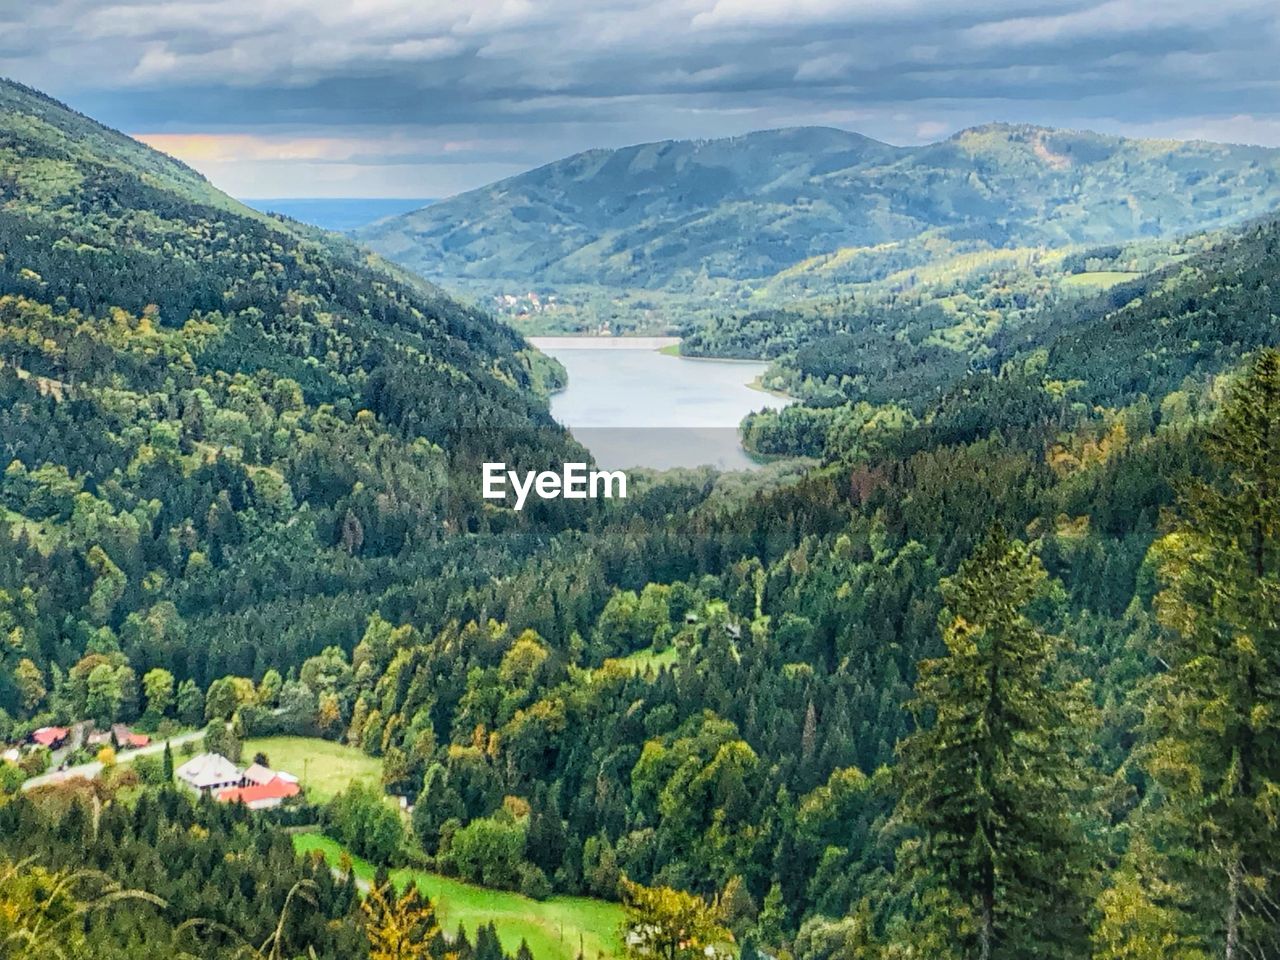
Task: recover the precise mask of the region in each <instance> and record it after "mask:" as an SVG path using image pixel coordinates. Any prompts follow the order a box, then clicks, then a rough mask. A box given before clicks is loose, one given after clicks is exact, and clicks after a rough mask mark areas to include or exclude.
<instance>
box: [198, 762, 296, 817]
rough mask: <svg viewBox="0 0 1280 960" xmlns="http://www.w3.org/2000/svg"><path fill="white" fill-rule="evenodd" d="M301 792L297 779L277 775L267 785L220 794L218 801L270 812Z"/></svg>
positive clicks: (233, 789) (249, 784)
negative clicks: (240, 804)
mask: <svg viewBox="0 0 1280 960" xmlns="http://www.w3.org/2000/svg"><path fill="white" fill-rule="evenodd" d="M255 766H257V764H255ZM261 769H266V768H265V767H264V768H261ZM245 772H246V773H247V772H248V771H245ZM270 772H271V771H268V773H270ZM286 777H288V779H286ZM246 779H247V778H246ZM301 792H302V789H301V788H300V787H299V786H298V781H297V780H296V779H294V778H293V777H289V776H288V774H275V775H274V776H272V778H271V779H270V780H268V781H267V782H266V783H248V784H247V785H246V786H243V787H233V788H231V789H230V790H223V791H221V792H220V793H219V794H218V800H219V801H220V802H221V803H243V804H244V805H245V806H246V807H248V808H249V809H250V810H269V809H271V808H272V807H278V806H280V804H282V803H284V801H286V800H288V799H289V798H290V797H296V796H297V795H298V794H299V793H301Z"/></svg>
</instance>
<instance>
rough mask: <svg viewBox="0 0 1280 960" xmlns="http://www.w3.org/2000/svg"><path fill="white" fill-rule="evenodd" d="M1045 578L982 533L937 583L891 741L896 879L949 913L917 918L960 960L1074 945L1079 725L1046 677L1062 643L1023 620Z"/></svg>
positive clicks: (1021, 552) (1067, 692) (1082, 870)
mask: <svg viewBox="0 0 1280 960" xmlns="http://www.w3.org/2000/svg"><path fill="white" fill-rule="evenodd" d="M1045 580H1046V574H1045V571H1044V568H1043V566H1042V565H1041V563H1040V561H1039V560H1038V559H1037V558H1036V557H1035V556H1034V555H1032V554H1031V552H1030V551H1029V550H1028V549H1027V547H1026V545H1025V544H1023V543H1021V542H1019V541H1016V540H1010V539H1008V538H1007V536H1006V535H1005V534H1004V532H1003V531H1002V530H1000V529H999V528H995V529H994V530H993V531H992V532H991V534H990V535H989V536H988V537H987V539H986V540H985V542H984V543H983V544H982V545H981V546H980V547H979V548H978V549H977V551H976V552H975V553H974V554H973V556H972V557H971V558H970V559H969V560H967V561H966V562H964V563H963V564H961V566H960V569H959V571H958V572H957V573H956V575H955V576H954V577H951V578H950V579H948V580H945V581H944V582H943V585H942V589H943V597H944V599H945V601H946V604H947V609H946V610H945V611H944V612H943V615H942V618H941V623H942V634H943V641H944V643H945V644H946V648H947V652H946V655H945V656H943V657H941V658H939V659H936V660H926V661H923V662H922V663H921V664H920V676H919V680H918V682H917V684H916V696H915V699H914V700H913V701H912V702H911V704H910V708H911V710H912V713H913V714H914V716H915V719H916V723H917V729H916V731H915V732H914V733H912V734H911V735H909V736H908V737H907V738H906V739H905V740H903V741H902V742H901V743H900V744H899V757H900V762H899V765H898V769H899V777H900V784H901V791H902V792H901V799H900V802H899V817H900V818H901V819H902V820H903V821H904V822H905V823H906V824H907V825H909V826H910V827H912V828H914V830H915V831H916V833H917V836H916V837H914V838H913V839H912V840H911V841H910V842H908V843H906V844H904V847H903V860H904V862H903V864H902V865H901V866H900V869H901V870H903V872H904V874H905V875H907V876H910V877H912V878H913V881H912V882H913V883H914V886H915V888H916V889H915V891H914V894H913V895H914V896H915V897H916V900H917V902H918V903H919V904H924V905H929V904H932V905H934V907H933V909H934V910H937V909H941V910H944V911H945V912H948V913H949V914H951V915H950V916H948V917H946V918H938V917H928V918H925V919H926V921H927V925H928V926H929V927H930V928H931V929H933V930H935V931H936V930H939V929H940V930H944V931H947V933H946V936H947V937H948V938H949V939H950V940H951V941H952V942H951V943H950V944H948V948H949V951H950V952H952V953H954V954H955V955H958V956H962V957H975V958H980V960H990V958H1004V957H1007V958H1013V957H1028V956H1038V957H1055V956H1079V955H1080V954H1081V952H1082V951H1081V945H1082V943H1083V942H1084V939H1085V936H1086V931H1087V927H1086V925H1085V922H1084V921H1085V914H1086V912H1087V889H1088V885H1089V874H1090V857H1089V854H1088V845H1087V843H1086V840H1085V835H1084V831H1083V829H1082V825H1081V823H1080V812H1081V811H1082V810H1083V809H1086V804H1085V801H1086V798H1087V777H1086V774H1085V771H1084V768H1083V764H1082V762H1081V761H1080V760H1079V759H1078V758H1079V757H1080V753H1079V752H1078V746H1077V744H1076V740H1077V739H1078V734H1079V733H1080V732H1081V731H1083V730H1085V729H1086V728H1087V726H1088V721H1089V714H1088V711H1087V707H1086V706H1085V702H1084V698H1083V689H1082V688H1081V687H1080V686H1066V685H1064V684H1062V683H1061V682H1060V681H1059V680H1058V678H1057V676H1056V674H1057V672H1058V671H1057V669H1056V668H1057V659H1058V653H1059V650H1060V648H1061V647H1062V641H1061V640H1060V639H1059V638H1057V637H1054V636H1052V635H1050V634H1048V633H1046V632H1045V631H1044V630H1043V629H1041V628H1040V627H1039V626H1037V625H1036V623H1034V622H1033V621H1032V619H1031V618H1030V616H1029V615H1028V607H1029V606H1030V604H1031V603H1032V601H1033V600H1034V599H1035V598H1036V596H1037V595H1038V594H1039V593H1040V592H1041V590H1042V587H1043V586H1044V584H1045ZM938 905H941V906H938ZM925 912H929V908H928V907H927V906H926V909H925ZM930 936H931V937H932V936H934V934H930Z"/></svg>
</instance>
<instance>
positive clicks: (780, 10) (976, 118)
mask: <svg viewBox="0 0 1280 960" xmlns="http://www.w3.org/2000/svg"><path fill="white" fill-rule="evenodd" d="M0 18H3V19H4V20H5V21H6V22H5V23H3V24H2V25H0V72H3V73H6V74H8V75H11V76H14V77H16V78H17V79H20V80H23V81H24V82H28V83H31V84H33V85H36V86H39V87H42V88H44V89H47V90H49V91H50V92H51V93H53V94H54V95H56V96H60V97H63V98H64V99H67V100H69V101H70V102H71V103H72V104H73V105H74V106H77V107H78V108H80V109H83V110H85V111H86V112H89V113H92V114H93V115H95V116H99V117H101V118H102V119H104V120H106V121H107V122H109V123H111V124H113V125H115V126H119V127H122V128H123V129H126V130H131V131H146V132H148V135H177V134H187V135H200V137H201V138H209V137H213V136H217V135H223V134H227V135H237V136H246V137H249V138H250V139H247V140H234V139H228V140H221V141H215V140H208V139H193V140H191V141H189V142H180V141H172V142H171V144H170V145H171V146H172V147H173V148H174V149H175V150H179V149H189V150H196V151H198V150H201V149H209V150H215V151H216V152H215V153H214V154H211V155H209V156H208V157H207V158H204V159H200V160H194V159H193V160H192V162H193V164H194V165H196V166H197V167H201V163H204V164H206V167H201V169H204V170H205V172H206V173H209V174H210V175H211V176H212V177H213V178H214V179H215V181H216V182H220V183H223V185H227V184H226V182H224V180H220V179H219V178H220V177H222V178H226V177H227V176H229V175H230V177H231V180H232V181H234V182H235V183H237V184H240V183H243V182H244V181H246V180H249V179H251V177H250V176H249V174H248V173H247V171H249V170H253V171H256V175H259V176H265V175H267V173H268V172H270V175H271V176H273V177H274V176H275V175H276V172H277V171H281V170H286V169H290V165H292V169H294V170H295V171H296V172H297V177H296V178H295V181H294V184H295V185H294V189H295V190H299V191H303V192H306V191H309V190H311V189H313V188H314V189H320V188H321V187H323V186H324V185H325V184H326V183H329V181H327V180H326V181H324V183H315V182H314V181H312V180H309V179H307V178H310V177H316V176H318V175H319V174H318V173H317V171H319V170H322V169H327V170H329V171H330V173H332V172H333V171H334V170H336V169H337V168H338V167H342V168H343V169H344V170H345V173H344V174H343V176H345V177H348V180H346V181H344V182H343V184H342V186H343V189H344V190H351V189H354V188H356V187H358V188H359V191H360V192H361V193H377V192H378V191H379V190H381V189H383V188H384V185H385V184H387V183H390V182H391V180H390V179H389V178H390V177H391V176H392V173H391V171H392V170H393V169H394V170H395V171H396V173H395V174H394V176H395V177H397V178H399V179H397V180H396V181H395V182H396V183H398V184H399V183H401V182H402V181H403V180H404V178H411V177H412V176H413V170H414V169H417V170H418V171H419V174H420V176H421V177H422V178H423V183H422V185H421V187H420V188H419V189H416V190H414V191H411V192H412V193H414V194H416V195H439V194H441V193H443V192H445V191H446V190H451V189H457V188H459V186H460V185H461V186H472V185H479V184H480V183H482V182H484V178H486V177H490V176H491V175H492V174H493V172H494V171H495V170H497V169H503V170H507V169H510V168H519V167H522V166H532V165H534V164H536V163H541V162H545V161H547V160H551V159H554V158H556V157H559V156H563V155H565V154H567V153H570V152H573V151H575V150H579V149H585V148H588V147H592V146H601V145H605V146H608V145H620V144H623V143H630V142H637V141H642V140H649V139H661V138H665V137H682V136H694V137H705V136H717V135H730V134H736V133H741V132H744V131H746V130H748V129H752V128H759V127H775V126H785V125H793V124H805V123H835V124H840V125H846V126H854V127H856V128H857V129H859V130H860V131H861V132H864V133H867V134H869V135H871V136H877V137H880V138H882V139H888V140H893V141H896V142H919V141H920V140H922V139H927V138H932V137H935V136H938V135H944V134H946V133H950V132H952V131H954V130H955V129H958V128H960V127H963V126H966V125H969V124H972V123H979V122H985V121H988V120H994V119H1000V120H1026V121H1032V122H1039V123H1046V124H1058V125H1071V126H1091V127H1095V128H1099V129H1105V130H1108V131H1117V132H1125V131H1126V130H1139V129H1159V130H1162V131H1168V134H1169V135H1175V136H1176V135H1178V134H1179V132H1183V133H1185V134H1186V135H1189V136H1190V135H1195V134H1196V133H1197V131H1203V130H1213V129H1221V130H1224V131H1228V130H1229V131H1234V132H1238V133H1239V134H1240V135H1241V136H1244V137H1252V138H1256V139H1258V140H1259V141H1260V142H1266V143H1280V132H1278V131H1277V122H1278V120H1280V98H1278V97H1277V96H1276V92H1277V85H1280V25H1278V22H1280V16H1278V15H1277V12H1276V9H1275V3H1274V0H1216V2H1215V3H1213V4H1208V5H1206V4H1204V3H1203V2H1201V0H1162V2H1161V3H1159V4H1157V3H1153V2H1151V0H791V2H788V3H780V2H778V0H439V2H435V3H422V2H420V0H270V2H264V0H120V2H105V3H104V2H102V0H43V2H41V3H38V4H27V5H25V6H23V7H18V6H17V5H16V4H15V5H14V8H13V9H6V11H5V12H4V13H3V14H0ZM1242 116H1247V117H1249V118H1250V120H1249V122H1247V123H1246V122H1243V121H1240V120H1239V119H1237V118H1239V117H1242ZM841 118H843V119H841ZM443 143H455V144H466V146H465V147H464V148H458V149H455V150H453V151H452V152H451V154H450V156H449V157H448V158H444V157H443V154H442V153H441V151H440V149H439V146H438V145H440V144H443ZM201 144H203V146H201ZM285 144H292V146H291V147H288V148H286V147H285V146H284V145H285ZM356 145H358V148H357V146H356ZM272 150H275V151H277V152H276V153H275V154H271V155H268V154H270V152H271V151H272ZM289 150H301V151H302V152H301V153H298V154H296V155H294V154H290V153H289ZM307 150H319V151H321V154H320V155H309V154H307V153H306V151H307ZM263 151H266V153H264V152H263ZM344 151H347V152H348V153H349V155H347V154H344ZM214 164H216V172H215V170H214V167H213V166H212V165H214ZM237 164H240V165H241V167H242V168H243V170H242V172H241V173H237V172H236V169H237ZM242 173H243V175H242Z"/></svg>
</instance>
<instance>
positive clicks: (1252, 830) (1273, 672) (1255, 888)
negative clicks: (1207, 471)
mask: <svg viewBox="0 0 1280 960" xmlns="http://www.w3.org/2000/svg"><path fill="white" fill-rule="evenodd" d="M1206 452H1207V453H1208V455H1209V464H1210V466H1211V468H1212V472H1211V476H1210V478H1209V479H1208V480H1207V481H1202V482H1198V483H1195V484H1193V485H1191V486H1190V487H1189V488H1188V489H1187V490H1186V491H1185V493H1184V495H1183V496H1182V497H1181V500H1180V504H1179V510H1178V519H1177V522H1176V525H1175V527H1174V529H1173V531H1172V532H1171V533H1170V534H1169V535H1168V536H1167V537H1165V538H1164V539H1163V540H1162V541H1161V543H1160V545H1159V550H1158V551H1157V552H1158V556H1159V558H1160V568H1161V574H1162V581H1163V582H1162V587H1163V588H1162V590H1161V591H1160V593H1159V594H1158V595H1157V597H1156V610H1157V614H1158V617H1159V620H1160V622H1161V624H1162V626H1163V627H1164V628H1165V631H1164V633H1163V635H1162V638H1161V641H1160V649H1159V653H1160V655H1161V656H1162V658H1163V660H1164V661H1165V662H1166V663H1167V666H1168V669H1167V671H1166V672H1164V673H1163V674H1162V675H1161V676H1159V677H1158V678H1156V680H1155V681H1154V683H1153V689H1152V696H1151V697H1150V698H1149V701H1148V706H1147V710H1146V726H1147V733H1148V736H1149V738H1150V741H1151V746H1150V748H1149V749H1148V750H1147V751H1146V759H1145V762H1146V767H1147V769H1148V771H1149V772H1150V773H1151V775H1152V777H1153V779H1154V780H1155V781H1156V785H1157V788H1158V791H1159V796H1160V798H1161V799H1162V800H1163V801H1164V802H1163V803H1162V804H1161V810H1160V814H1161V816H1159V817H1157V818H1154V819H1155V822H1156V823H1157V827H1156V829H1161V830H1165V831H1172V832H1171V833H1168V834H1166V835H1165V836H1164V837H1163V838H1162V839H1163V840H1164V843H1163V849H1164V850H1165V851H1166V852H1167V856H1166V858H1165V862H1164V864H1163V865H1162V867H1161V869H1162V870H1164V871H1166V872H1169V873H1170V874H1173V875H1178V876H1179V877H1180V879H1182V881H1183V888H1184V889H1185V890H1187V891H1189V893H1190V894H1191V895H1190V896H1189V897H1188V898H1187V904H1189V909H1190V911H1191V912H1193V913H1195V914H1196V917H1195V920H1194V923H1193V926H1194V928H1195V929H1196V930H1197V932H1198V935H1199V936H1200V937H1201V938H1202V939H1203V942H1204V945H1205V946H1206V947H1207V948H1208V949H1209V950H1210V951H1211V952H1212V953H1214V954H1217V955H1220V956H1223V957H1225V958H1226V960H1237V958H1239V957H1243V956H1260V955H1271V954H1272V953H1273V952H1274V951H1275V949H1276V948H1277V947H1280V937H1277V935H1276V932H1275V931H1276V929H1277V926H1278V921H1280V903H1278V902H1277V896H1278V895H1280V890H1278V887H1280V884H1277V879H1276V869H1277V867H1276V865H1277V864H1280V830H1278V829H1277V827H1276V821H1277V818H1278V817H1280V353H1277V352H1276V351H1273V350H1268V351H1264V352H1263V353H1261V354H1260V355H1259V356H1258V357H1257V358H1256V359H1255V361H1254V362H1253V364H1252V366H1251V369H1250V371H1249V372H1248V374H1247V375H1246V376H1245V377H1244V378H1243V379H1242V380H1241V381H1240V382H1239V383H1238V384H1237V385H1236V386H1235V387H1234V389H1233V391H1232V393H1231V394H1230V396H1229V398H1228V401H1227V403H1226V404H1225V405H1224V408H1223V410H1222V413H1221V415H1220V416H1219V418H1218V421H1217V423H1216V424H1215V425H1214V428H1213V429H1212V431H1211V432H1210V436H1209V438H1208V440H1207V441H1206ZM1187 904H1184V906H1186V905H1187Z"/></svg>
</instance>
